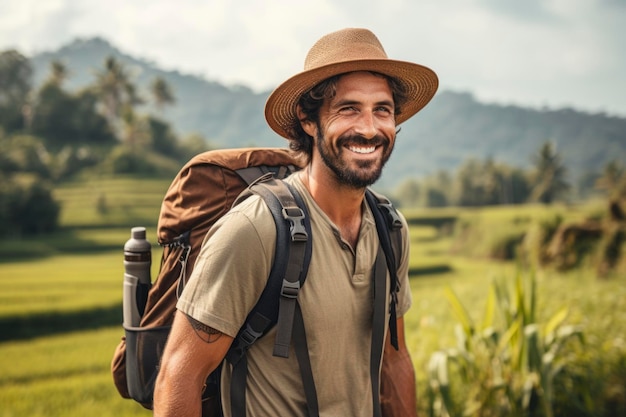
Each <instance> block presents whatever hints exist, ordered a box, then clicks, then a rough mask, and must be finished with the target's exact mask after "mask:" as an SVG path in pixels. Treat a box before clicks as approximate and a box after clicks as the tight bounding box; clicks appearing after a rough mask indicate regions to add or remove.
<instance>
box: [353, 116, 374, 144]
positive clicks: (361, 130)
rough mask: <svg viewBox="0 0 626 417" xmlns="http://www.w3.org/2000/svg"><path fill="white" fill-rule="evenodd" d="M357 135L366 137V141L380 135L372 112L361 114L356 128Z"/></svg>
mask: <svg viewBox="0 0 626 417" xmlns="http://www.w3.org/2000/svg"><path fill="white" fill-rule="evenodd" d="M354 130H355V133H357V134H358V135H360V136H362V137H364V138H365V139H371V138H373V137H375V136H376V134H377V133H378V128H377V126H376V118H375V117H374V113H373V112H371V111H363V112H361V113H360V114H359V117H358V119H357V121H356V124H355V127H354Z"/></svg>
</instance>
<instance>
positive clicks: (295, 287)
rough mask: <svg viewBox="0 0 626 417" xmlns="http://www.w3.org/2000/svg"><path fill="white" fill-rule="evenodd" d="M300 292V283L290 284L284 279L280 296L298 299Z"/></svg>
mask: <svg viewBox="0 0 626 417" xmlns="http://www.w3.org/2000/svg"><path fill="white" fill-rule="evenodd" d="M298 292H300V281H296V282H290V281H287V280H286V279H283V287H282V288H281V290H280V295H282V296H283V297H286V298H298Z"/></svg>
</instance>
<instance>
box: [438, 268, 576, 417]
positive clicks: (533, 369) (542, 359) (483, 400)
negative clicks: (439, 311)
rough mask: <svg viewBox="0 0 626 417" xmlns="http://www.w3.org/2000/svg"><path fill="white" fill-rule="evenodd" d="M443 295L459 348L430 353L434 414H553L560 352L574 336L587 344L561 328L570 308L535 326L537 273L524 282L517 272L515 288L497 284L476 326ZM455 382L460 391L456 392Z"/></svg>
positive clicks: (456, 302) (573, 331)
mask: <svg viewBox="0 0 626 417" xmlns="http://www.w3.org/2000/svg"><path fill="white" fill-rule="evenodd" d="M446 296H447V298H448V301H449V303H450V305H451V307H452V309H453V311H454V314H455V316H456V318H457V320H458V322H459V323H458V325H457V326H456V340H457V345H456V347H454V348H450V349H445V350H440V351H437V352H435V353H434V354H433V355H432V356H431V359H430V362H429V366H428V367H429V369H428V370H429V381H430V390H431V407H430V408H431V415H432V416H438V417H448V416H457V415H466V416H502V415H507V416H525V415H533V416H535V415H543V416H545V417H553V416H554V413H553V409H554V408H553V404H554V390H555V378H556V377H557V376H558V375H559V374H560V373H561V372H562V371H563V370H564V368H565V366H566V365H567V359H566V356H565V354H564V349H565V347H566V345H567V342H568V341H569V340H570V339H572V338H576V339H578V341H580V342H581V343H584V338H583V333H582V331H581V329H580V328H579V327H577V326H573V325H568V324H566V323H565V321H566V318H567V315H568V309H567V308H562V309H560V310H559V311H557V312H556V313H555V314H554V315H553V316H552V317H550V318H549V319H548V320H547V321H546V322H545V323H538V322H537V315H536V313H537V312H536V310H537V297H536V280H535V277H534V275H532V276H531V277H530V279H528V280H525V279H523V277H522V275H521V274H518V275H517V277H516V279H515V280H514V283H513V290H512V291H511V290H510V289H509V288H508V287H507V286H506V285H504V284H503V283H502V282H498V281H494V282H493V283H492V284H491V286H490V287H489V293H488V296H487V303H486V307H485V313H484V316H483V318H482V321H481V323H480V324H477V323H475V321H474V320H473V319H472V317H471V316H470V314H469V313H468V311H467V310H466V309H465V307H464V305H463V304H462V302H461V301H460V300H459V298H458V296H457V295H456V294H455V293H454V291H453V290H452V289H451V288H449V287H448V288H447V289H446ZM498 313H499V314H498ZM452 365H454V366H452ZM452 368H454V369H455V370H456V373H455V374H454V375H455V377H456V380H453V376H452V374H451V369H452ZM453 382H454V383H453ZM457 385H458V386H460V387H463V388H464V389H462V390H460V391H461V392H460V393H458V392H457V393H455V392H453V389H452V388H453V386H457Z"/></svg>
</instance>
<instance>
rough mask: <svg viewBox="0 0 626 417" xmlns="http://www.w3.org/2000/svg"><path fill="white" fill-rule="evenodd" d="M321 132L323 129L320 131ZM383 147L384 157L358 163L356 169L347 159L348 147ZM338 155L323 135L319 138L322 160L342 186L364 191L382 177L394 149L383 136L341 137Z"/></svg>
mask: <svg viewBox="0 0 626 417" xmlns="http://www.w3.org/2000/svg"><path fill="white" fill-rule="evenodd" d="M318 132H321V129H318ZM347 145H357V146H382V147H383V156H382V158H380V159H377V160H375V161H371V160H368V161H361V160H357V161H356V168H353V167H351V166H350V164H349V163H350V162H352V161H351V160H346V159H345V154H346V146H347ZM336 149H337V151H336V153H334V152H332V148H331V147H330V146H329V144H328V142H327V141H326V139H325V138H324V137H323V136H322V134H321V133H320V134H318V137H317V150H318V151H319V153H320V156H321V157H322V160H323V161H324V163H325V164H326V166H327V167H328V168H330V170H331V171H332V172H333V173H334V174H335V176H336V177H337V180H338V181H339V183H340V184H343V185H347V186H349V187H352V188H356V189H362V188H365V187H368V186H370V185H372V184H374V183H375V182H376V181H377V180H378V179H379V178H380V176H381V174H382V172H383V167H384V166H385V164H386V163H387V161H388V160H389V157H390V156H391V151H392V150H393V147H392V146H391V144H390V141H389V139H387V138H386V137H384V136H382V135H377V136H375V137H373V138H372V139H365V138H364V137H362V136H354V135H353V136H341V137H339V139H337V144H336Z"/></svg>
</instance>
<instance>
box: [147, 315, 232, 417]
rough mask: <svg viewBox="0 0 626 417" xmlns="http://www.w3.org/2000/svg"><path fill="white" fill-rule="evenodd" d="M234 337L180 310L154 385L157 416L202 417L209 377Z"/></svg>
mask: <svg viewBox="0 0 626 417" xmlns="http://www.w3.org/2000/svg"><path fill="white" fill-rule="evenodd" d="M231 342H232V338H231V337H229V336H226V335H223V334H221V333H219V332H217V331H215V330H213V329H211V328H209V327H207V326H204V325H202V323H199V322H197V321H195V320H193V319H191V318H190V317H187V316H185V315H184V314H182V313H179V312H178V313H177V314H176V317H175V319H174V324H173V325H172V331H171V333H170V336H169V339H168V342H167V345H166V347H165V351H164V352H163V357H162V359H161V369H160V371H159V375H158V377H157V380H156V384H155V388H154V402H153V403H154V416H155V417H192V416H193V417H200V416H201V414H202V412H201V408H202V391H203V389H204V384H205V382H206V378H207V376H208V375H209V373H211V372H212V371H213V370H214V369H216V368H217V366H218V365H219V364H220V363H221V361H222V359H223V358H224V355H225V354H226V351H227V350H228V347H229V346H230V344H231Z"/></svg>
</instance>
